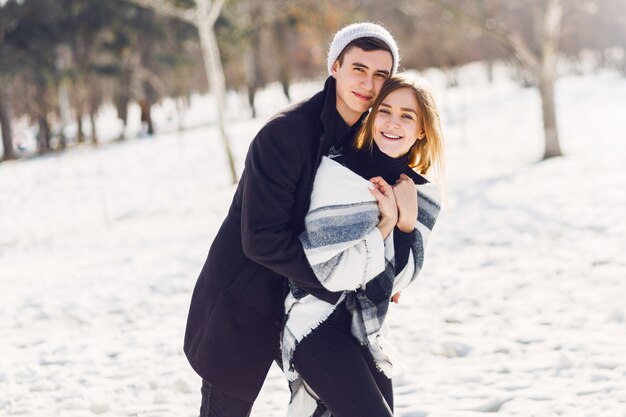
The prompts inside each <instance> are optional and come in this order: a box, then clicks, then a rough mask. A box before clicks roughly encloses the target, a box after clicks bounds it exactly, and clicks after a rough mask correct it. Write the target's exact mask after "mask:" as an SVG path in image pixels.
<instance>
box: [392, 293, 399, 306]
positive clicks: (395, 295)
mask: <svg viewBox="0 0 626 417" xmlns="http://www.w3.org/2000/svg"><path fill="white" fill-rule="evenodd" d="M400 294H401V292H400V291H398V292H397V293H395V294H394V295H393V297H391V301H392V302H394V303H396V304H399V303H400Z"/></svg>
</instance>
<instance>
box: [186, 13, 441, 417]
mask: <svg viewBox="0 0 626 417" xmlns="http://www.w3.org/2000/svg"><path fill="white" fill-rule="evenodd" d="M399 60H400V57H399V53H398V47H397V45H396V42H395V40H394V39H393V37H392V35H391V34H390V33H389V32H388V31H387V30H386V29H385V28H383V27H382V26H380V25H377V24H373V23H357V24H353V25H349V26H346V27H344V28H343V29H341V30H340V31H339V32H337V34H336V35H335V37H334V39H333V41H332V44H331V47H330V50H329V52H328V72H329V77H328V79H327V80H326V83H325V84H324V89H323V90H322V91H320V92H319V93H317V94H315V95H314V96H313V97H311V98H309V99H308V100H305V101H303V102H301V103H298V104H295V105H293V106H292V107H290V108H287V109H286V110H284V111H282V112H280V113H279V114H277V115H276V116H274V117H273V118H272V119H271V120H270V121H268V122H267V123H266V124H265V126H263V128H262V129H261V130H260V131H259V133H258V134H257V136H256V137H255V138H254V140H253V141H252V143H251V145H250V148H249V150H248V154H247V157H246V162H245V169H244V171H243V174H242V178H241V181H240V182H239V185H238V187H237V190H236V192H235V195H234V198H233V201H232V204H231V207H230V210H229V212H228V214H227V216H226V219H225V220H224V223H223V224H222V226H221V228H220V230H219V232H218V234H217V236H216V237H215V239H214V241H213V244H212V245H211V248H210V251H209V254H208V257H207V260H206V262H205V264H204V267H203V269H202V271H201V273H200V276H199V278H198V281H197V283H196V286H195V289H194V292H193V296H192V300H191V306H190V310H189V317H188V321H187V329H186V333H185V342H184V350H185V354H186V355H187V358H188V359H189V362H190V363H191V366H192V367H193V368H194V370H195V371H196V372H197V373H198V374H199V375H200V376H201V377H202V388H201V392H202V403H201V408H200V414H201V417H207V416H211V417H246V416H249V415H250V410H251V408H252V403H253V402H254V400H255V398H256V397H257V395H258V393H259V391H260V389H261V386H262V384H263V381H264V379H265V376H266V374H267V372H268V370H269V367H270V365H271V364H272V362H273V361H274V360H276V361H277V362H278V363H279V365H281V367H282V369H283V371H284V372H285V375H286V376H287V379H288V382H289V387H290V390H291V400H290V404H289V410H288V414H289V415H290V416H293V417H311V416H316V417H317V416H331V415H332V416H334V417H369V416H372V417H374V416H375V417H389V416H393V391H392V375H393V374H392V372H393V364H394V363H396V364H397V360H398V359H397V354H396V353H395V350H394V349H393V347H392V346H390V345H389V343H388V342H387V341H386V339H385V334H386V332H387V329H386V325H385V321H384V319H385V316H386V313H387V311H388V308H389V306H390V303H391V302H392V301H395V302H397V301H398V298H399V293H400V291H401V290H402V289H403V288H405V287H406V286H407V285H409V284H410V283H411V282H412V281H413V280H414V279H415V278H416V276H417V275H418V273H419V271H420V269H421V267H422V264H423V260H424V249H425V245H426V243H427V241H428V237H429V234H430V232H431V230H432V227H433V225H434V223H435V220H436V218H437V216H438V214H439V208H440V204H439V195H440V194H439V193H438V189H439V188H438V187H437V185H436V182H431V181H429V180H428V179H427V178H426V177H427V174H436V175H435V176H434V179H437V180H440V179H441V177H442V175H443V138H442V134H441V128H440V123H439V115H438V112H437V109H436V107H435V104H434V100H433V97H432V94H431V91H430V88H429V87H428V85H427V84H426V83H425V82H424V81H423V80H421V79H419V78H416V77H413V76H411V75H409V74H396V72H397V69H398V64H399ZM428 178H430V179H433V176H432V175H428Z"/></svg>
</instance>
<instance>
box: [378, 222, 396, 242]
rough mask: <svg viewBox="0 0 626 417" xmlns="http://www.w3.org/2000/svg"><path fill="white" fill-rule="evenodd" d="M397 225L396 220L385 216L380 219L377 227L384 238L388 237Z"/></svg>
mask: <svg viewBox="0 0 626 417" xmlns="http://www.w3.org/2000/svg"><path fill="white" fill-rule="evenodd" d="M395 226H396V222H395V221H394V220H393V219H390V218H389V217H383V218H381V219H380V221H379V222H378V224H377V225H376V227H378V229H379V230H380V233H381V234H382V235H383V240H384V239H387V237H388V236H389V234H390V233H391V231H392V230H393V228H394V227H395Z"/></svg>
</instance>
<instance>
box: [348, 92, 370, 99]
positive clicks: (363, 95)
mask: <svg viewBox="0 0 626 417" xmlns="http://www.w3.org/2000/svg"><path fill="white" fill-rule="evenodd" d="M352 94H354V95H355V96H356V97H357V98H358V99H360V100H363V101H370V100H371V99H372V96H368V95H366V94H359V93H357V92H356V91H353V92H352Z"/></svg>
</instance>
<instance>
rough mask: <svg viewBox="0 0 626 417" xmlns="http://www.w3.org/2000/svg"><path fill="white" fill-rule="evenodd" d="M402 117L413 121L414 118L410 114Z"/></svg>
mask: <svg viewBox="0 0 626 417" xmlns="http://www.w3.org/2000/svg"><path fill="white" fill-rule="evenodd" d="M402 117H404V118H405V119H409V120H413V116H411V115H410V114H403V115H402Z"/></svg>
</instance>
